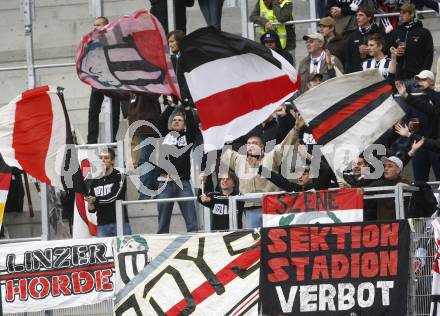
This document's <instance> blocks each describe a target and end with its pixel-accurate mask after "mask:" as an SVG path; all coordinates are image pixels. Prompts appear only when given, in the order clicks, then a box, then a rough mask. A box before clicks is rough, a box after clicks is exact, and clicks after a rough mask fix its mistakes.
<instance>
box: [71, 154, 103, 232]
mask: <svg viewBox="0 0 440 316" xmlns="http://www.w3.org/2000/svg"><path fill="white" fill-rule="evenodd" d="M82 153H83V152H82V151H80V152H79V155H80V156H81V154H82ZM80 160H81V162H80V165H81V173H82V176H83V177H84V178H87V176H88V174H89V171H90V161H89V160H88V159H87V158H80ZM97 232H98V220H97V218H96V212H95V213H90V212H89V211H88V203H87V201H86V200H84V194H82V193H80V192H75V204H74V210H73V225H72V237H73V238H89V237H94V236H97Z"/></svg>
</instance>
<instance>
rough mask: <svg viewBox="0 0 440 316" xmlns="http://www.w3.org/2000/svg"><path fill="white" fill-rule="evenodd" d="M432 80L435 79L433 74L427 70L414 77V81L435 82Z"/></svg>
mask: <svg viewBox="0 0 440 316" xmlns="http://www.w3.org/2000/svg"><path fill="white" fill-rule="evenodd" d="M434 78H435V77H434V74H433V73H432V71H429V70H422V71H421V72H420V73H419V74H418V75H417V76H416V79H431V80H435V79H434Z"/></svg>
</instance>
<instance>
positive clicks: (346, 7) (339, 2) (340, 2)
mask: <svg viewBox="0 0 440 316" xmlns="http://www.w3.org/2000/svg"><path fill="white" fill-rule="evenodd" d="M351 3H352V0H328V1H327V6H326V9H327V13H328V14H327V15H330V9H331V8H332V7H339V8H341V14H342V15H344V16H347V15H354V14H355V13H356V12H354V11H352V10H351V8H350V4H351Z"/></svg>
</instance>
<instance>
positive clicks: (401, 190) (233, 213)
mask: <svg viewBox="0 0 440 316" xmlns="http://www.w3.org/2000/svg"><path fill="white" fill-rule="evenodd" d="M439 183H440V182H439ZM339 189H340V188H331V190H339ZM362 189H363V190H364V192H371V193H373V192H386V191H391V192H389V193H377V194H368V195H366V196H364V199H367V200H369V199H381V198H394V201H395V207H396V218H397V219H403V218H404V217H405V215H404V197H408V196H411V195H412V194H411V193H410V192H415V191H418V190H419V188H417V187H414V186H410V185H405V186H402V185H395V186H381V187H366V188H362ZM405 191H406V192H405ZM408 191H409V192H408ZM282 193H286V192H285V191H276V192H258V193H248V194H243V195H233V196H229V197H224V199H228V200H229V203H228V209H229V227H230V229H231V230H236V229H238V225H237V223H238V222H237V201H255V200H260V199H261V198H262V197H264V196H266V195H272V194H282ZM196 200H197V197H195V196H190V197H180V198H167V199H150V200H131V201H127V200H117V201H116V227H117V235H118V236H122V234H123V225H122V223H123V206H124V205H135V204H151V203H166V202H179V201H196ZM209 224H210V223H209ZM205 229H206V228H205Z"/></svg>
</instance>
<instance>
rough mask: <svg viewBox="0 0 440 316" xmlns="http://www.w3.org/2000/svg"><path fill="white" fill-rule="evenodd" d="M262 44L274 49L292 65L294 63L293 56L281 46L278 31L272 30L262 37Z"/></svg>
mask: <svg viewBox="0 0 440 316" xmlns="http://www.w3.org/2000/svg"><path fill="white" fill-rule="evenodd" d="M260 41H261V44H263V45H264V46H266V47H267V48H270V49H273V50H274V51H276V52H277V53H278V54H280V55H281V56H283V57H284V59H285V60H287V61H288V62H289V63H290V64H291V65H293V57H292V55H290V54H289V53H288V52H287V51H286V50H285V49H283V48H282V47H281V42H280V37H279V36H278V34H277V32H275V31H273V30H270V31H267V32H266V33H264V34H263V35H262V36H261V37H260Z"/></svg>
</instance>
